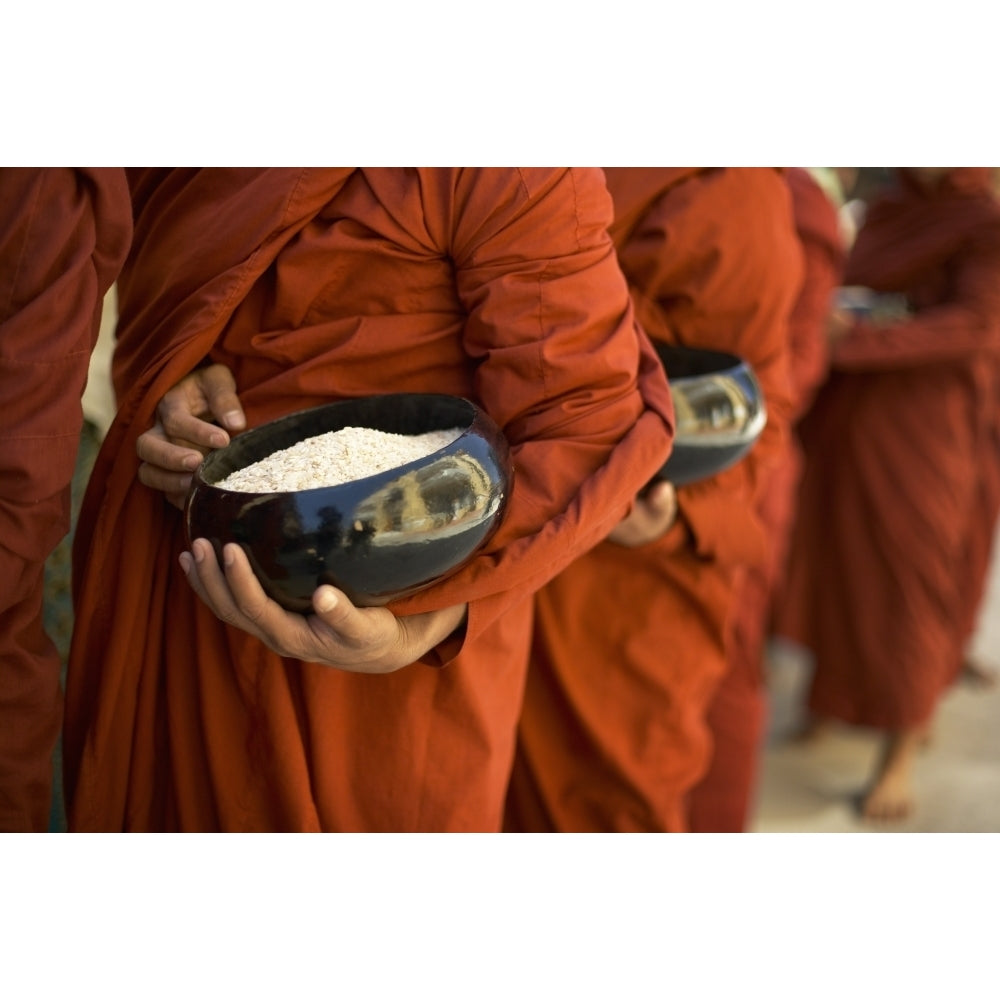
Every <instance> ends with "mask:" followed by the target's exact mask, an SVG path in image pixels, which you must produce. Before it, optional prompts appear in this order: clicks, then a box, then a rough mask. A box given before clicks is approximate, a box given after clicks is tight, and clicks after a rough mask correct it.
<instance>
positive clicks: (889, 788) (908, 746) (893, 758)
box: [861, 726, 927, 823]
mask: <svg viewBox="0 0 1000 1000" xmlns="http://www.w3.org/2000/svg"><path fill="white" fill-rule="evenodd" d="M926 736H927V729H926V727H924V726H920V727H918V728H915V729H901V730H898V731H897V732H893V733H890V734H889V735H888V736H887V737H886V742H885V747H884V748H883V751H882V759H881V761H880V763H879V767H878V771H877V773H876V775H875V780H874V782H873V783H872V787H871V789H870V790H869V791H868V793H867V794H866V795H865V797H864V801H863V802H862V804H861V812H862V814H863V815H864V817H865V819H869V820H873V821H875V822H877V823H897V822H899V821H900V820H904V819H906V818H907V817H908V816H910V815H911V814H912V813H913V810H914V807H915V805H916V800H915V799H914V796H913V781H912V775H913V761H914V758H915V757H916V754H917V751H918V750H919V749H920V748H921V746H922V745H923V744H924V741H925V740H926Z"/></svg>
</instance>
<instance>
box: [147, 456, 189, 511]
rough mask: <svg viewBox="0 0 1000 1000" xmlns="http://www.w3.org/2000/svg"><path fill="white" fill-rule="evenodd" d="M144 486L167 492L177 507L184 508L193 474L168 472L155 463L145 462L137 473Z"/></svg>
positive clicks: (168, 497)
mask: <svg viewBox="0 0 1000 1000" xmlns="http://www.w3.org/2000/svg"><path fill="white" fill-rule="evenodd" d="M136 475H137V478H138V480H139V482H140V483H142V485H143V486H148V487H149V488H150V489H151V490H157V491H158V492H160V493H163V494H165V496H166V498H167V500H168V501H169V502H170V503H172V504H173V505H174V506H175V507H178V508H183V506H184V501H185V500H186V498H187V495H188V491H189V490H190V488H191V479H192V477H191V475H190V474H188V475H184V474H181V473H176V472H166V471H164V470H163V469H160V468H157V467H156V466H155V465H149V464H148V463H145V462H144V463H143V464H142V465H140V466H139V471H138V473H137V474H136Z"/></svg>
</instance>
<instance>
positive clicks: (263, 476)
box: [215, 427, 462, 493]
mask: <svg viewBox="0 0 1000 1000" xmlns="http://www.w3.org/2000/svg"><path fill="white" fill-rule="evenodd" d="M461 434H462V428H460V427H453V428H449V429H448V430H442V431H429V432H428V433H426V434H388V433H386V432H385V431H377V430H373V429H371V428H368V427H344V428H343V429H342V430H339V431H330V432H329V433H327V434H318V435H316V436H315V437H311V438H306V439H305V440H304V441H299V442H298V443H297V444H294V445H292V446H291V447H290V448H284V449H282V450H281V451H276V452H274V454H273V455H268V456H267V458H263V459H261V460H260V461H259V462H254V464H253V465H248V466H247V467H246V468H243V469H237V470H236V471H235V472H233V473H230V475H228V476H226V478H225V479H222V480H220V481H219V482H217V483H215V485H216V486H218V487H220V488H221V489H224V490H231V491H233V492H235V493H286V492H290V491H295V490H312V489H316V488H317V487H320V486H339V485H340V484H341V483H347V482H351V481H352V480H354V479H364V478H365V476H374V475H375V474H376V473H379V472H385V471H386V470H388V469H395V468H397V467H398V466H400V465H406V463H407V462H412V461H414V460H416V459H418V458H425V457H426V456H427V455H431V454H433V453H434V452H435V451H437V450H438V449H439V448H444V447H445V445H449V444H451V442H452V441H454V440H456V439H457V438H458V437H460V436H461Z"/></svg>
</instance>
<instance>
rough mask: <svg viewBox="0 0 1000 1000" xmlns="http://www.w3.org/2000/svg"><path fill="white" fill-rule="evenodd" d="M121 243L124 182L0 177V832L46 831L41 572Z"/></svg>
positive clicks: (48, 735) (49, 718)
mask: <svg viewBox="0 0 1000 1000" xmlns="http://www.w3.org/2000/svg"><path fill="white" fill-rule="evenodd" d="M130 236H131V206H130V203H129V198H128V187H127V185H126V183H125V175H124V173H123V172H121V171H116V170H111V169H92V170H88V169H61V168H44V169H29V168H5V169H3V170H0V386H2V393H3V403H4V408H3V418H2V420H0V483H2V486H0V830H2V831H19V832H40V831H44V830H46V829H47V828H48V820H49V806H50V802H51V793H52V756H53V752H54V750H55V747H56V742H57V739H58V735H59V726H60V723H61V720H62V687H61V683H60V674H61V671H62V664H61V662H60V657H59V654H58V652H57V651H56V648H55V646H54V645H53V643H52V641H51V639H50V638H49V637H48V636H47V635H46V634H45V630H44V627H43V619H42V602H43V596H44V571H45V561H46V559H47V558H48V557H49V555H50V554H51V553H52V551H53V549H55V547H56V546H57V545H58V544H59V541H60V540H61V539H62V538H63V537H64V536H65V535H66V534H67V532H68V531H69V529H70V484H71V482H72V479H73V470H74V466H75V463H76V453H77V448H78V447H79V444H80V430H81V428H82V426H83V411H82V408H81V403H80V397H81V395H82V393H83V389H84V386H85V385H86V381H87V369H88V365H89V361H90V354H91V351H92V350H93V348H94V344H95V342H96V340H97V332H98V329H99V328H100V320H101V304H102V301H103V297H104V294H105V292H107V290H108V288H110V286H111V284H112V282H113V281H114V279H115V276H116V275H117V273H118V269H119V268H120V266H121V263H122V261H123V260H124V259H125V252H126V250H127V249H128V243H129V239H130Z"/></svg>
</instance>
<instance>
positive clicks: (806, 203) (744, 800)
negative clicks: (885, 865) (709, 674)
mask: <svg viewBox="0 0 1000 1000" xmlns="http://www.w3.org/2000/svg"><path fill="white" fill-rule="evenodd" d="M785 179H786V181H787V183H788V188H789V191H790V193H791V196H792V213H793V215H794V219H795V229H796V232H797V234H798V237H799V240H800V242H801V244H802V254H803V263H804V277H803V282H802V286H801V288H800V289H799V294H798V298H797V299H796V301H795V306H794V308H793V309H792V314H791V317H790V320H789V324H788V334H789V372H790V378H791V385H792V397H791V410H790V414H789V416H790V418H791V420H792V421H793V424H794V422H796V421H798V420H799V419H800V418H801V416H802V414H803V413H805V411H806V410H807V409H808V407H809V405H810V403H811V402H812V400H813V398H814V397H815V394H816V392H817V391H818V390H819V387H820V385H822V383H823V379H824V378H825V377H826V372H827V366H828V349H827V339H826V319H827V316H828V315H829V311H830V302H831V296H832V294H833V292H834V290H835V289H836V287H837V285H838V284H839V283H840V275H841V274H842V273H843V267H844V259H845V253H844V246H843V241H842V238H841V232H840V223H839V219H838V214H837V208H836V207H835V205H834V203H833V202H832V201H831V200H830V198H829V197H828V196H827V194H826V193H825V192H824V191H823V189H822V188H821V187H820V185H819V184H818V183H817V182H816V181H815V180H813V178H812V177H811V176H810V174H809V172H808V171H806V170H803V169H802V168H798V167H793V168H790V169H788V170H786V171H785ZM801 466H802V456H801V446H800V445H799V443H798V437H797V434H796V432H795V430H794V426H793V431H792V433H791V434H790V435H789V436H788V437H787V438H786V439H785V451H784V453H783V454H782V455H781V456H780V457H779V459H778V460H776V461H775V463H774V466H773V468H772V469H771V472H770V475H769V479H768V483H767V485H766V487H765V489H764V490H763V491H762V493H761V496H760V499H759V502H758V515H759V517H760V520H761V523H762V524H763V525H764V527H765V529H766V531H767V538H768V554H767V559H766V561H765V562H764V563H763V564H761V565H760V566H759V567H751V568H749V569H748V570H747V571H746V573H745V574H744V576H743V579H742V580H741V582H740V588H739V591H738V597H737V599H736V600H735V602H734V614H733V620H732V624H731V629H732V637H731V646H730V655H729V668H728V670H727V672H726V676H725V678H724V679H723V681H722V683H721V684H720V685H719V688H718V690H717V691H716V693H715V697H714V698H713V700H712V705H711V708H710V709H709V712H708V724H709V727H710V729H711V733H712V761H711V765H710V766H709V769H708V771H707V772H706V774H705V776H704V777H703V778H702V779H701V781H699V782H698V784H697V785H696V786H695V787H694V788H693V789H692V791H691V795H690V798H689V800H688V809H689V820H690V827H691V830H692V832H695V833H740V832H742V831H743V830H745V829H746V826H747V822H748V818H749V814H750V810H751V808H752V804H753V795H754V791H755V788H756V782H757V776H758V768H759V764H760V753H761V747H762V744H763V741H764V737H765V730H766V726H767V717H768V716H767V695H766V689H765V678H764V675H763V656H764V646H765V642H766V640H767V636H768V632H769V628H770V616H771V608H772V607H773V606H774V602H775V601H777V600H780V586H781V576H782V572H783V569H784V566H785V563H786V561H787V553H788V539H789V537H790V534H791V531H792V524H793V521H794V517H795V496H796V491H797V488H798V482H799V478H800V476H801Z"/></svg>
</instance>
